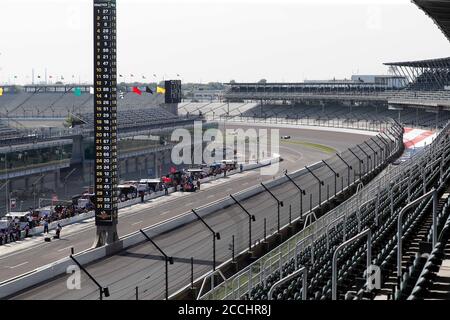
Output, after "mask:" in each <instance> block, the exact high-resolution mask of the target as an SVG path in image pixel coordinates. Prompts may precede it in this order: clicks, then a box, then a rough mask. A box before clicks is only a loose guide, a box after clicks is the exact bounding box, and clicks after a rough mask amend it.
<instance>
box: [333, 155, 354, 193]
mask: <svg viewBox="0 0 450 320" xmlns="http://www.w3.org/2000/svg"><path fill="white" fill-rule="evenodd" d="M336 156H337V157H338V158H339V159H341V161H342V162H343V163H344V164H345V165H346V166H347V174H348V177H347V187H349V186H350V170H353V167H352V166H351V165H350V164H348V162H347V161H345V160H344V158H342V157H341V156H340V155H339V153H336ZM353 182H355V175H353ZM342 189H344V186H342Z"/></svg>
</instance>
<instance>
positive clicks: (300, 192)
mask: <svg viewBox="0 0 450 320" xmlns="http://www.w3.org/2000/svg"><path fill="white" fill-rule="evenodd" d="M284 175H285V176H286V178H288V179H289V181H291V182H292V183H293V184H294V186H295V187H296V188H297V189H298V191H299V196H300V219H301V218H302V216H303V196H304V195H306V192H305V190H303V189H302V188H300V186H299V185H298V184H297V183H296V182H295V181H294V179H292V178H291V177H290V176H289V175H288V174H287V173H285V174H284Z"/></svg>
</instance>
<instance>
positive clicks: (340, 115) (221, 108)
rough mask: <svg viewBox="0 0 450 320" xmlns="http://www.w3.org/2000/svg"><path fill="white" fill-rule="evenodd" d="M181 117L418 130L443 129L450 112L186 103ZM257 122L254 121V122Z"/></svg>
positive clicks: (341, 105) (363, 106)
mask: <svg viewBox="0 0 450 320" xmlns="http://www.w3.org/2000/svg"><path fill="white" fill-rule="evenodd" d="M179 112H180V114H184V115H187V114H189V115H192V116H193V115H202V116H204V117H205V118H207V119H209V120H227V121H244V120H245V119H249V118H250V119H256V120H258V121H264V122H280V123H281V122H283V121H284V120H295V122H297V123H305V122H306V123H307V122H311V123H312V122H314V121H323V122H326V121H333V120H336V121H339V120H348V121H355V122H356V121H358V120H370V119H372V120H376V119H380V118H393V119H396V120H397V121H399V122H400V123H402V124H403V125H406V126H414V127H418V128H442V127H443V126H444V125H445V124H446V123H447V121H448V120H450V111H448V110H441V111H439V112H436V111H435V110H434V109H433V108H432V107H429V108H427V109H421V108H407V107H404V108H403V107H399V106H397V107H396V108H392V107H391V108H389V107H388V106H384V105H379V106H373V105H367V104H361V105H352V104H344V103H342V102H333V103H332V102H325V103H322V104H318V103H314V102H310V103H306V102H305V103H295V104H281V103H280V104H275V103H267V104H258V103H251V102H249V103H208V104H204V103H203V104H201V103H184V104H181V105H180V109H179ZM250 121H253V120H250Z"/></svg>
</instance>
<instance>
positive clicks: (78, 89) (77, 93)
mask: <svg viewBox="0 0 450 320" xmlns="http://www.w3.org/2000/svg"><path fill="white" fill-rule="evenodd" d="M73 94H74V95H76V96H77V97H79V96H81V88H75V90H74V91H73Z"/></svg>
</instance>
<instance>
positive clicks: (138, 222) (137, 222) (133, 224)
mask: <svg viewBox="0 0 450 320" xmlns="http://www.w3.org/2000/svg"><path fill="white" fill-rule="evenodd" d="M142 222H144V221H143V220H140V221H136V222H135V223H132V224H131V225H132V226H135V225H137V224H140V223H142Z"/></svg>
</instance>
